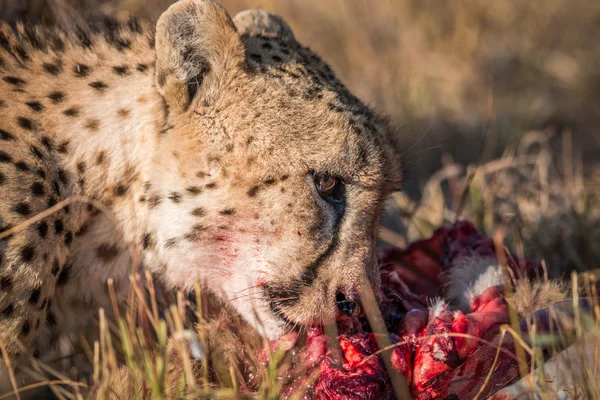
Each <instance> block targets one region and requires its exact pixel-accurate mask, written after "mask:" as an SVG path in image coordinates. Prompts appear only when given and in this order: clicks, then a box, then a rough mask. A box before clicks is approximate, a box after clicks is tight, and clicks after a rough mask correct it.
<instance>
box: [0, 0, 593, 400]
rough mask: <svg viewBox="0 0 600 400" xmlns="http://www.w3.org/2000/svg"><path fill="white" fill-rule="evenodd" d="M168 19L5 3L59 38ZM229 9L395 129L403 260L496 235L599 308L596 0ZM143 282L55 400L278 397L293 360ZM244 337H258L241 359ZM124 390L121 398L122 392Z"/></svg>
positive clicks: (233, 0) (584, 391)
mask: <svg viewBox="0 0 600 400" xmlns="http://www.w3.org/2000/svg"><path fill="white" fill-rule="evenodd" d="M67 3H68V4H70V6H71V7H72V8H70V9H68V8H65V6H66V4H67ZM169 3H170V1H169V0H146V1H144V0H0V15H2V17H3V18H4V19H9V20H13V21H14V20H16V19H17V18H27V19H29V20H30V21H34V22H36V21H37V22H39V21H43V22H45V23H49V24H54V23H56V24H68V23H70V21H71V19H72V18H73V16H74V15H77V16H82V17H87V16H90V15H91V14H95V13H98V12H108V13H112V14H117V15H125V14H128V13H132V14H137V15H141V16H144V17H150V18H156V17H157V16H158V15H159V14H160V12H162V10H164V9H165V8H166V6H167V5H168V4H169ZM221 3H222V4H224V5H225V6H226V8H228V9H229V10H230V12H231V13H235V12H236V11H239V10H241V9H244V8H249V7H260V8H265V9H268V10H271V11H274V12H277V13H279V14H280V15H282V16H283V17H284V18H285V19H286V20H287V21H288V22H289V23H290V25H291V26H292V28H293V29H294V31H295V33H296V36H297V37H298V38H299V39H300V40H301V41H302V42H304V43H305V44H308V45H310V46H311V47H313V48H315V49H316V50H317V52H319V53H320V54H322V55H323V56H324V58H325V59H326V60H328V61H329V62H330V63H331V65H332V67H333V68H334V70H335V71H336V72H337V73H338V75H339V76H340V77H341V78H342V80H343V81H344V82H345V83H346V84H347V85H348V86H349V87H350V88H351V89H352V90H353V91H354V92H355V93H356V94H357V95H358V96H359V97H360V98H362V99H363V100H365V101H366V102H367V103H369V104H372V105H373V106H375V107H376V108H378V109H379V110H381V111H383V112H385V113H387V114H389V115H391V116H392V119H393V120H394V121H395V122H396V124H397V125H398V129H399V131H400V132H401V133H402V134H403V137H404V138H405V143H406V148H407V152H406V167H407V170H408V176H407V181H406V192H405V193H401V194H398V195H396V196H395V197H394V198H393V199H392V200H391V201H390V204H389V207H388V209H387V211H386V214H385V218H384V229H382V235H381V239H382V244H384V243H386V242H387V243H388V244H394V245H404V244H406V243H408V242H410V241H413V240H416V239H419V238H423V237H427V236H428V235H430V234H431V233H432V231H433V229H435V228H436V227H438V226H440V225H442V224H444V223H447V222H451V221H454V220H456V219H457V218H459V217H461V218H467V219H469V220H472V221H474V222H476V224H477V226H478V227H479V228H481V229H483V230H484V231H485V232H487V233H488V234H490V235H492V236H494V237H498V236H499V235H500V234H501V236H502V237H503V239H504V241H505V244H506V245H508V246H509V247H511V248H513V249H515V250H516V252H517V253H518V254H519V255H525V256H529V257H532V258H538V259H543V260H545V262H546V265H547V270H548V274H549V276H550V277H565V278H566V280H567V281H569V282H571V274H572V273H573V272H577V273H579V274H580V275H575V279H574V280H573V281H572V282H573V289H574V290H573V291H572V294H573V295H574V296H575V298H576V297H577V296H579V295H589V296H590V297H591V298H593V299H597V293H596V292H595V290H596V286H595V276H596V275H595V273H596V269H597V268H598V267H600V247H598V243H600V205H599V202H600V162H599V160H600V137H599V136H598V134H597V132H598V127H599V126H600V106H599V105H600V90H599V88H600V69H598V67H597V66H598V65H599V64H600V41H598V40H597V37H598V36H599V35H600V24H598V21H599V20H600V2H593V1H588V2H584V1H581V2H569V1H567V0H535V1H530V2H522V1H516V0H508V1H503V2H489V1H485V0H457V1H453V2H439V1H432V0H396V1H392V0H381V1H377V2H370V1H367V0H362V1H361V0H326V1H317V0H305V1H299V0H277V1H275V0H223V1H221ZM65 10H66V11H65ZM587 271H589V272H587ZM581 274H583V275H581ZM137 278H138V277H136V279H133V281H134V282H136V285H134V288H136V290H135V291H133V292H132V295H131V299H130V300H131V302H130V306H129V309H128V310H125V311H124V312H122V314H121V319H119V321H118V322H117V324H116V325H114V326H113V325H112V324H110V323H109V322H108V321H105V320H103V319H102V316H101V314H100V319H101V327H102V333H101V337H102V340H101V341H100V342H98V343H93V344H88V346H87V348H88V351H87V354H86V356H87V358H88V360H89V364H90V365H91V366H93V374H92V379H91V381H90V382H89V383H90V384H91V386H89V385H88V382H86V383H81V382H78V381H79V379H74V377H76V375H73V376H64V375H61V374H58V373H51V372H50V370H49V368H48V367H43V366H39V365H38V366H37V367H35V366H34V368H33V369H34V370H37V374H38V375H40V374H42V373H43V375H45V376H47V377H48V379H49V380H51V381H55V384H54V386H53V388H54V389H53V390H54V392H55V395H56V396H57V397H59V398H66V399H71V398H84V397H87V396H89V395H90V394H91V393H95V394H96V395H98V396H100V397H105V396H107V397H110V396H113V397H114V398H127V399H129V398H142V397H145V395H150V394H151V395H152V396H153V397H155V398H169V399H171V398H173V399H174V398H198V397H201V396H204V397H210V398H240V399H242V398H248V397H249V394H248V393H249V391H251V390H252V391H253V392H254V393H257V395H256V397H258V398H273V399H275V398H278V397H279V390H280V387H281V380H280V379H278V377H279V376H282V375H285V373H286V369H287V368H288V367H289V363H288V361H289V358H288V357H287V356H286V355H285V354H284V353H276V354H275V355H274V356H273V357H272V358H271V362H270V363H269V364H267V365H261V364H260V363H259V362H257V360H256V354H258V353H259V351H258V349H259V348H260V347H261V346H262V341H261V340H260V339H259V338H257V337H251V338H248V337H247V336H248V333H247V332H248V330H247V329H245V326H244V324H243V323H242V322H241V321H239V319H237V317H235V316H234V315H232V314H230V313H228V312H227V311H224V309H223V308H222V307H220V305H219V304H216V303H215V301H214V299H213V300H211V299H210V298H203V296H200V295H199V293H196V294H195V296H192V298H191V300H190V299H189V298H185V297H183V295H181V294H179V295H178V294H171V297H172V298H173V299H172V300H173V301H172V304H174V306H171V305H169V304H166V303H165V302H161V301H160V300H159V301H158V302H155V301H152V299H153V298H154V296H153V295H152V292H153V290H154V289H153V287H152V285H151V284H150V286H149V287H148V286H147V285H148V284H145V285H142V284H137V282H138V281H139V279H137ZM149 282H151V281H149ZM580 311H581V310H579V311H577V312H576V317H577V318H576V320H575V323H574V324H572V329H570V330H569V332H568V333H569V334H572V335H573V336H574V337H576V338H582V337H583V332H587V334H588V338H587V340H591V342H592V343H593V344H591V345H588V347H587V350H586V352H587V353H586V354H595V356H594V357H595V358H592V365H591V366H590V365H589V359H587V358H586V357H587V355H586V354H581V360H585V361H586V362H588V367H586V368H583V370H581V371H579V370H578V369H577V368H573V374H574V375H577V376H574V377H573V382H574V383H575V384H576V386H577V390H579V391H580V394H581V396H582V397H586V398H600V386H598V384H597V382H599V380H598V379H597V378H598V377H597V376H596V374H597V372H598V371H597V368H593V367H594V363H595V365H598V357H597V354H598V352H597V351H596V350H597V349H600V348H599V347H598V339H599V337H600V330H599V329H598V327H599V326H598V324H597V322H596V321H597V320H598V318H600V308H599V307H598V305H596V304H594V306H593V307H592V311H593V313H592V315H591V316H586V315H583V314H584V313H582V312H580ZM195 321H206V322H205V323H200V324H196V323H195ZM225 327H226V328H227V329H224V328H225ZM535 330H536V327H535V325H533V326H531V327H530V332H529V333H535ZM564 334H566V333H564ZM239 336H246V337H245V339H246V340H244V344H241V343H240V341H239V340H238V339H239ZM520 336H523V337H524V336H526V335H523V334H522V335H520ZM560 336H561V335H554V336H553V337H548V336H534V339H533V340H530V341H528V342H525V341H523V347H522V350H523V352H524V353H523V354H525V353H527V354H529V356H531V357H532V358H533V360H534V362H533V363H532V366H531V371H533V370H534V368H536V367H543V365H542V364H543V363H542V357H541V356H540V354H539V347H538V346H539V345H540V344H542V343H546V342H547V341H549V340H554V341H556V338H557V337H559V338H560ZM563 336H564V335H563ZM169 338H171V339H169ZM563 339H564V338H563ZM556 346H557V348H559V347H560V343H558V342H557V343H556ZM592 348H593V350H594V351H591V350H590V349H592ZM190 351H191V352H192V353H193V354H191V355H192V356H193V357H191V358H190ZM574 351H575V350H574ZM203 355H204V356H203ZM194 357H195V358H198V360H194ZM122 364H124V365H126V366H127V368H128V371H129V372H130V373H129V374H125V373H124V372H123V370H122V369H120V365H122ZM208 365H210V368H207V366H208ZM546 367H547V366H546ZM577 371H579V372H577ZM538 376H543V371H541V374H540V375H538ZM65 382H68V384H65ZM45 384H46V385H50V383H48V382H46V383H45ZM536 385H537V387H536V389H535V390H537V391H538V392H539V393H540V395H542V397H545V398H553V397H555V395H556V394H555V393H553V392H552V390H553V387H552V383H551V382H546V381H545V380H544V379H541V380H538V381H537V383H536ZM115 388H116V389H117V390H118V391H119V392H120V396H117V395H116V394H115V393H113V394H110V393H111V390H112V389H115ZM582 397H580V398H582ZM573 398H575V396H574V397H573Z"/></svg>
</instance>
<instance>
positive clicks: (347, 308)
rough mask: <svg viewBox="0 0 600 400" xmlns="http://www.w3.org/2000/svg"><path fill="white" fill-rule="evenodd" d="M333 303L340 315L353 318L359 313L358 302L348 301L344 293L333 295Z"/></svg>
mask: <svg viewBox="0 0 600 400" xmlns="http://www.w3.org/2000/svg"><path fill="white" fill-rule="evenodd" d="M335 302H336V304H337V309H338V311H339V312H340V314H342V315H347V316H350V317H355V316H357V315H358V314H359V313H360V305H359V304H358V301H355V300H348V298H347V297H346V295H345V294H344V293H341V292H340V293H338V294H336V295H335Z"/></svg>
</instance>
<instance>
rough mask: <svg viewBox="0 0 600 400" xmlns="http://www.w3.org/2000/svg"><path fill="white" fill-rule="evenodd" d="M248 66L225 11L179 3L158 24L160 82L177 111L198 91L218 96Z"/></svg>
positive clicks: (196, 1) (203, 0)
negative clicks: (237, 71) (226, 81)
mask: <svg viewBox="0 0 600 400" xmlns="http://www.w3.org/2000/svg"><path fill="white" fill-rule="evenodd" d="M243 62H244V47H243V44H242V42H241V39H240V35H239V33H238V32H237V31H236V28H235V25H234V24H233V21H232V20H231V18H230V17H229V14H227V11H225V9H224V8H223V7H221V6H220V5H218V4H215V3H214V2H212V1H210V0H181V1H178V2H177V3H175V4H173V5H172V6H171V7H169V9H168V10H167V11H165V12H164V13H163V15H161V17H160V18H159V20H158V23H157V25H156V83H157V86H158V90H159V92H160V93H161V94H162V95H163V96H164V98H165V100H166V101H167V103H168V104H169V107H170V110H172V111H173V112H184V111H185V110H187V108H188V107H189V105H190V103H191V101H192V100H193V98H194V96H195V94H196V92H197V91H199V90H201V91H202V92H203V93H204V94H206V95H209V96H210V93H216V92H217V91H218V87H219V86H220V85H221V84H222V81H223V79H226V76H227V74H226V72H228V71H232V72H234V73H235V71H234V70H235V69H236V68H237V67H238V66H240V65H242V64H243Z"/></svg>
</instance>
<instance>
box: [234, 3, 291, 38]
mask: <svg viewBox="0 0 600 400" xmlns="http://www.w3.org/2000/svg"><path fill="white" fill-rule="evenodd" d="M233 22H234V23H235V27H236V28H237V30H238V32H240V34H242V35H250V36H254V35H263V36H278V37H281V38H285V39H289V40H295V38H294V34H293V33H292V29H291V28H290V26H289V25H288V24H287V23H286V22H285V21H284V20H283V19H282V18H281V17H280V16H279V15H276V14H272V13H270V12H267V11H264V10H260V9H252V10H246V11H241V12H239V13H237V14H236V16H235V17H233Z"/></svg>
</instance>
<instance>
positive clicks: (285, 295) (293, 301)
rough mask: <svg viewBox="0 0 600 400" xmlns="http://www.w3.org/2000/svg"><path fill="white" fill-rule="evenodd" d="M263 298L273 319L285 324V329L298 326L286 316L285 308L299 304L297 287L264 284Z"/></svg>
mask: <svg viewBox="0 0 600 400" xmlns="http://www.w3.org/2000/svg"><path fill="white" fill-rule="evenodd" d="M262 289H263V293H264V298H265V300H266V301H267V303H268V304H269V308H270V309H271V312H272V313H273V315H275V317H276V318H277V319H279V320H281V321H283V322H284V323H285V324H286V327H288V326H289V327H291V328H292V329H293V327H295V326H297V325H298V322H296V321H293V320H292V319H290V318H288V317H287V315H286V311H285V309H286V308H288V309H289V308H290V307H293V306H295V305H297V304H298V303H299V302H300V293H299V289H298V286H297V285H289V284H285V285H281V284H280V285H277V284H266V285H263V286H262Z"/></svg>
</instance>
